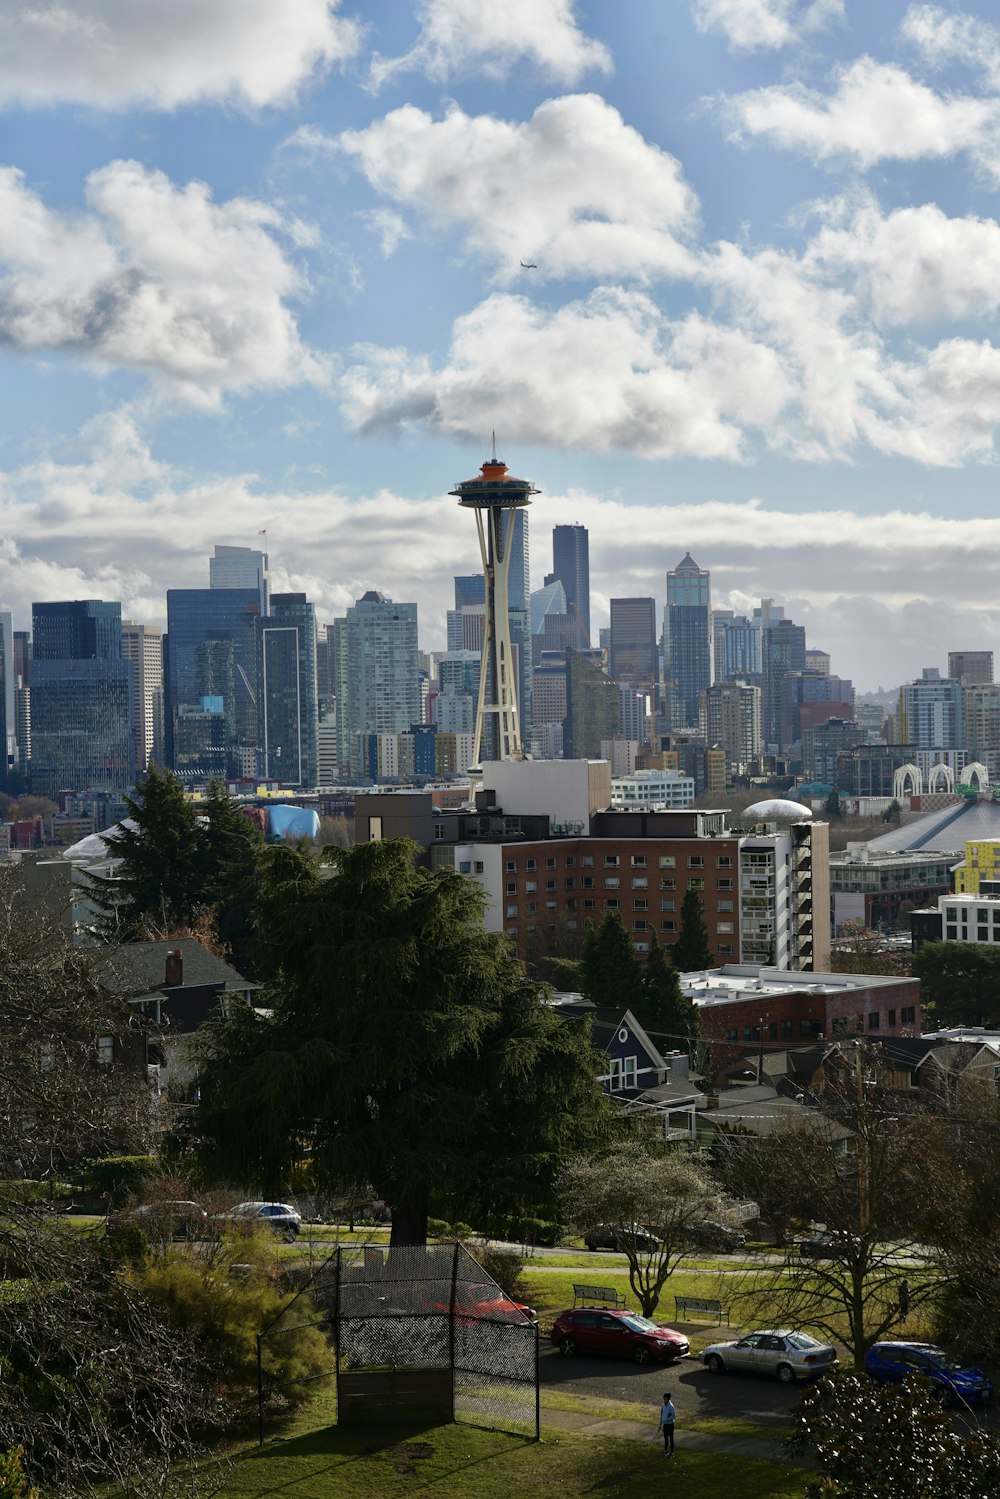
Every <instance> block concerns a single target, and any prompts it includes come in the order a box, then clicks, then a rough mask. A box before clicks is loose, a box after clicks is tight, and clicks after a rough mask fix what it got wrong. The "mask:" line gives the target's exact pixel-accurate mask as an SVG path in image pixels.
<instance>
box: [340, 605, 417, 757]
mask: <svg viewBox="0 0 1000 1499" xmlns="http://www.w3.org/2000/svg"><path fill="white" fill-rule="evenodd" d="M343 635H344V651H345V660H344V663H343V664H344V667H345V668H346V670H345V671H344V675H343V677H342V679H341V680H340V683H339V686H338V693H337V726H338V737H340V734H341V727H342V730H343V734H342V741H341V742H342V745H343V748H344V750H345V751H346V754H347V765H346V770H345V771H344V772H342V773H346V774H348V775H350V776H351V777H352V778H353V779H358V778H359V777H360V776H361V775H362V774H363V772H364V770H365V766H366V749H367V736H368V735H370V734H405V733H407V732H408V731H409V729H410V726H411V724H415V723H419V722H420V679H419V661H418V652H417V606H416V604H396V603H393V601H392V599H390V598H388V597H387V596H386V595H385V594H383V593H379V592H378V591H377V590H376V589H370V590H369V591H368V592H367V593H365V594H362V596H361V598H360V599H358V601H357V603H356V604H353V605H352V606H351V608H350V609H348V611H347V614H346V615H345V616H344V620H343ZM338 654H339V652H338Z"/></svg>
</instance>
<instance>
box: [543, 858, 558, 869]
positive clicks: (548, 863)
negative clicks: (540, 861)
mask: <svg viewBox="0 0 1000 1499" xmlns="http://www.w3.org/2000/svg"><path fill="white" fill-rule="evenodd" d="M555 867H556V861H555V859H546V861H545V868H546V869H555Z"/></svg>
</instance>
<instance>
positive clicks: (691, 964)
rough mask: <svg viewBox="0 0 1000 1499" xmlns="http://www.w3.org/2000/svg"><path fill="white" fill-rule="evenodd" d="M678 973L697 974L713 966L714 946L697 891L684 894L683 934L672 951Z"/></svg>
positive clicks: (691, 890)
mask: <svg viewBox="0 0 1000 1499" xmlns="http://www.w3.org/2000/svg"><path fill="white" fill-rule="evenodd" d="M670 956H671V958H672V960H673V964H674V967H675V968H676V969H677V971H678V973H696V972H698V971H699V970H700V969H702V968H711V966H712V945H711V943H710V942H709V939H708V927H707V926H706V924H705V907H704V905H703V904H702V899H701V896H700V894H699V893H698V891H697V890H694V889H688V890H686V891H685V892H684V899H683V901H682V902H681V934H680V936H679V937H678V938H677V941H676V942H675V943H674V945H673V947H672V948H671V950H670Z"/></svg>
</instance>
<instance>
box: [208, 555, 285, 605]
mask: <svg viewBox="0 0 1000 1499" xmlns="http://www.w3.org/2000/svg"><path fill="white" fill-rule="evenodd" d="M208 586H209V587H210V588H255V589H256V590H257V598H258V603H259V611H258V612H259V613H260V614H262V615H263V614H267V613H269V612H270V605H271V570H270V564H269V562H268V557H267V553H266V552H259V551H257V549H256V548H255V547H227V546H218V545H217V546H216V548H215V556H214V557H210V558H209V559H208Z"/></svg>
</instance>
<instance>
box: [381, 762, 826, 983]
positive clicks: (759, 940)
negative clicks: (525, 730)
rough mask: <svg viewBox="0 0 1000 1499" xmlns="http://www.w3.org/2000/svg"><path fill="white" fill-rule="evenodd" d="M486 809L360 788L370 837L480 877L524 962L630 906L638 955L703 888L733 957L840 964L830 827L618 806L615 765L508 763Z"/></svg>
mask: <svg viewBox="0 0 1000 1499" xmlns="http://www.w3.org/2000/svg"><path fill="white" fill-rule="evenodd" d="M483 775H484V782H487V783H488V784H484V788H483V790H482V791H481V792H480V793H479V794H478V795H477V799H476V800H477V804H476V809H475V811H465V812H453V813H442V812H439V811H438V810H436V809H435V808H434V807H433V806H432V804H431V801H430V798H429V796H427V795H426V794H425V793H421V792H405V793H392V792H386V793H373V794H371V795H364V796H359V797H358V798H357V802H356V816H355V828H356V836H357V838H358V840H359V841H360V842H368V841H369V840H371V839H373V838H394V837H410V838H414V839H415V840H416V842H417V843H419V844H420V845H421V846H422V848H423V850H424V852H423V855H422V856H421V859H422V862H423V863H425V864H426V865H427V866H429V867H437V866H440V865H447V866H450V867H454V868H455V869H457V870H458V871H459V872H460V873H462V874H466V875H468V876H469V877H470V878H473V879H476V880H478V881H479V883H480V884H481V885H482V886H483V888H484V890H485V892H486V897H487V908H486V924H487V927H488V928H489V929H491V930H493V931H503V932H506V934H507V935H508V937H509V938H510V939H511V942H512V943H513V944H514V946H515V947H516V949H517V951H518V953H519V954H520V955H521V956H522V957H528V956H531V955H532V954H535V953H537V952H539V951H559V950H566V949H569V948H572V946H573V944H574V940H575V935H576V934H581V935H582V932H583V930H584V928H585V926H586V924H587V922H599V921H601V920H602V919H603V917H604V915H605V913H606V912H607V911H609V910H617V911H619V912H620V913H621V917H622V920H623V921H624V923H625V927H626V929H627V930H628V931H629V932H631V934H632V938H633V942H634V944H635V950H636V952H637V953H638V954H639V955H640V956H642V955H644V954H645V953H646V952H648V950H649V943H650V936H651V934H652V933H653V932H655V933H656V935H657V937H658V938H659V939H660V941H661V942H662V943H663V945H664V946H669V945H670V944H671V943H672V942H674V941H675V940H676V937H677V936H678V935H679V932H680V926H681V920H680V912H681V907H682V904H683V901H684V896H685V894H686V893H687V891H688V890H689V889H692V888H693V889H695V890H697V891H698V893H699V895H700V896H701V899H702V904H703V907H704V912H705V922H706V925H707V928H708V933H709V942H710V945H711V950H712V953H713V956H714V957H715V959H716V960H717V961H718V962H719V963H725V962H727V961H728V962H732V961H736V962H751V963H768V962H772V963H774V964H775V965H776V967H777V968H779V969H785V968H798V969H808V968H811V967H813V966H814V965H818V966H820V967H823V966H825V964H826V963H827V962H828V961H829V948H830V926H829V886H828V883H827V860H828V837H827V833H828V830H827V826H826V824H825V823H812V822H809V821H807V820H803V821H802V822H801V823H793V824H790V825H787V824H786V825H779V826H777V827H776V828H775V830H774V831H773V832H756V833H753V834H742V833H741V834H737V833H735V832H732V831H730V830H729V829H728V827H727V821H726V819H727V813H726V812H725V811H711V810H709V811H697V810H687V809H686V810H674V811H652V812H650V811H641V812H640V811H609V810H607V807H608V803H609V802H610V790H611V788H610V767H609V766H608V764H607V762H594V761H589V762H588V761H572V762H569V761H545V762H541V761H536V762H514V761H503V762H495V763H493V764H490V765H488V766H486V767H485V768H484V772H483Z"/></svg>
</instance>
